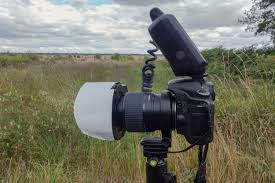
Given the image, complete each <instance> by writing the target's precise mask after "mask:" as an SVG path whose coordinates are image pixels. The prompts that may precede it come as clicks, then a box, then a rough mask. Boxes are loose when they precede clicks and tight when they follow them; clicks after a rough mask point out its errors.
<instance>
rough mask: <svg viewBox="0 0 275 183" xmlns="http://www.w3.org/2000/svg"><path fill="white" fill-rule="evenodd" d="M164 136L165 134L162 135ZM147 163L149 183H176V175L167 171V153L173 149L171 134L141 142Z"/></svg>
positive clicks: (146, 138) (147, 138)
mask: <svg viewBox="0 0 275 183" xmlns="http://www.w3.org/2000/svg"><path fill="white" fill-rule="evenodd" d="M162 134H164V133H162ZM141 145H142V146H143V155H144V157H146V158H147V161H146V182H147V183H176V182H177V180H176V174H175V173H171V172H168V171H167V153H168V148H169V147H171V132H169V133H168V134H167V135H163V137H162V138H161V137H144V138H142V140H141Z"/></svg>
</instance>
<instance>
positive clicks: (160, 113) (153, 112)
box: [115, 91, 176, 132]
mask: <svg viewBox="0 0 275 183" xmlns="http://www.w3.org/2000/svg"><path fill="white" fill-rule="evenodd" d="M115 105H117V106H120V107H117V109H119V110H117V111H115V113H116V116H117V117H116V119H120V120H121V121H120V123H123V126H124V127H125V129H126V131H128V132H152V131H155V130H166V129H174V128H175V115H176V114H175V113H176V112H175V111H176V110H175V102H174V99H173V97H172V96H171V95H170V93H169V92H168V91H165V92H163V93H161V94H159V95H156V94H153V93H126V94H125V96H124V98H123V99H121V100H120V101H119V103H117V104H115ZM122 121H123V122H122Z"/></svg>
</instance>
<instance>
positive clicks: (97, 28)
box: [0, 0, 268, 53]
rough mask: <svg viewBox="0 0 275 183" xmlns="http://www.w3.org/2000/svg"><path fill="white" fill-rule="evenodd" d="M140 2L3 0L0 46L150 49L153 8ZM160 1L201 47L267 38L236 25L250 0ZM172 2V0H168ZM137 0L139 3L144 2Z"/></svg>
mask: <svg viewBox="0 0 275 183" xmlns="http://www.w3.org/2000/svg"><path fill="white" fill-rule="evenodd" d="M136 2H137V1H127V0H126V1H123V2H122V0H121V1H120V0H116V1H115V3H114V4H104V5H100V6H91V5H89V4H88V3H87V1H86V0H71V1H70V3H69V4H62V5H57V4H53V3H50V2H49V1H47V0H1V2H0V42H1V46H0V51H4V50H11V51H37V52H93V53H94V52H101V53H106V52H123V53H144V52H145V51H146V49H148V48H150V47H151V45H150V44H148V40H149V39H150V37H149V34H148V32H147V28H148V26H149V25H150V23H151V20H150V18H149V11H150V8H152V7H153V5H154V3H155V2H156V1H153V0H152V1H150V2H149V1H139V3H141V4H142V3H144V2H147V5H148V6H146V7H145V6H136V5H137V3H136ZM167 2H168V1H166V3H165V2H164V1H163V2H160V1H158V6H159V7H160V8H161V9H163V11H164V12H167V13H172V14H175V16H176V17H177V18H178V19H179V21H180V22H181V23H182V25H183V26H184V28H186V30H187V32H188V33H189V34H190V36H191V37H192V38H193V39H194V41H195V43H196V44H197V45H198V46H199V47H200V48H207V47H215V46H219V45H224V46H226V47H242V46H248V45H251V44H253V43H257V42H259V43H261V42H262V41H268V38H267V37H264V38H260V37H254V35H253V33H246V32H245V31H244V28H243V26H241V25H239V24H237V19H238V17H239V16H241V15H242V11H243V8H247V5H248V4H249V0H232V1H228V0H226V1H219V0H210V1H202V0H194V1H191V0H190V1H187V0H186V1H181V2H179V1H177V0H176V1H173V3H167ZM169 2H170V1H169ZM141 4H138V5H141Z"/></svg>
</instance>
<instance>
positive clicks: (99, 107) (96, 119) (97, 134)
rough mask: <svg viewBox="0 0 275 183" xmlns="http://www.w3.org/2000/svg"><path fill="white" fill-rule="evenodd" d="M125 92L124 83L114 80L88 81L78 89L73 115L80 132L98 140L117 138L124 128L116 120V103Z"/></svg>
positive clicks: (121, 134)
mask: <svg viewBox="0 0 275 183" xmlns="http://www.w3.org/2000/svg"><path fill="white" fill-rule="evenodd" d="M126 92H127V87H126V85H122V84H120V83H115V82H96V83H92V82H88V83H85V84H84V85H83V86H82V87H81V88H80V90H79V92H78V94H77V97H76V100H75V103H74V117H75V120H76V123H77V125H78V127H79V129H80V130H81V131H82V133H84V134H86V135H88V136H90V137H94V138H97V139H100V140H118V139H120V138H121V137H122V136H123V135H124V133H125V130H124V128H123V127H122V124H121V123H118V122H117V121H118V120H116V116H117V113H114V112H113V111H114V110H116V111H117V110H118V109H117V107H119V106H117V105H113V104H114V103H116V101H117V100H120V98H121V97H123V95H124V93H126Z"/></svg>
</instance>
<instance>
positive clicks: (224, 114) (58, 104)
mask: <svg viewBox="0 0 275 183" xmlns="http://www.w3.org/2000/svg"><path fill="white" fill-rule="evenodd" d="M141 67H142V65H141V63H138V62H119V61H100V62H89V63H75V62H68V63H62V64H58V63H56V64H55V63H51V64H44V63H41V64H39V63H36V64H32V65H23V66H22V65H20V66H18V67H14V66H10V67H2V68H0V180H1V181H2V182H119V183H121V182H125V183H127V182H144V177H145V172H144V162H145V159H144V158H143V155H142V149H141V147H140V145H139V141H140V138H141V137H142V136H148V135H157V133H154V134H138V133H136V134H132V133H131V134H130V133H126V136H125V137H124V138H122V139H121V140H120V141H114V142H105V141H99V140H96V139H92V138H89V137H86V136H84V135H83V134H81V133H80V131H79V129H78V128H77V126H76V124H75V121H74V117H73V102H74V98H75V96H76V94H77V91H78V89H79V88H80V86H81V85H82V84H83V83H85V82H87V81H121V82H123V83H126V84H127V85H128V88H129V90H130V91H139V90H140V82H141V81H140V70H141ZM172 78H173V74H172V72H171V69H170V68H169V67H168V66H167V64H165V63H159V64H158V65H157V69H156V78H155V82H154V91H155V92H159V91H160V90H162V89H165V87H166V86H167V81H168V80H170V79H172ZM211 80H213V81H214V83H215V87H216V93H217V98H216V116H215V117H216V119H215V139H214V142H213V143H212V144H211V145H210V151H209V156H208V158H207V166H208V169H207V171H208V172H207V174H208V180H209V182H217V183H218V182H275V174H274V172H275V146H274V143H275V135H274V134H275V114H274V111H275V105H274V104H275V86H274V82H272V80H262V79H250V78H246V77H245V78H243V77H242V78H237V79H236V77H233V76H231V75H227V74H224V75H223V76H215V75H211ZM186 145H187V144H186V142H185V139H184V137H183V136H181V135H177V134H174V138H173V147H172V148H173V149H174V150H176V149H181V148H183V147H185V146H186ZM169 168H170V170H175V171H176V172H177V176H178V182H192V181H193V178H194V175H195V172H196V168H197V153H196V149H193V150H191V151H190V152H187V153H184V154H176V155H174V154H173V155H169Z"/></svg>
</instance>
